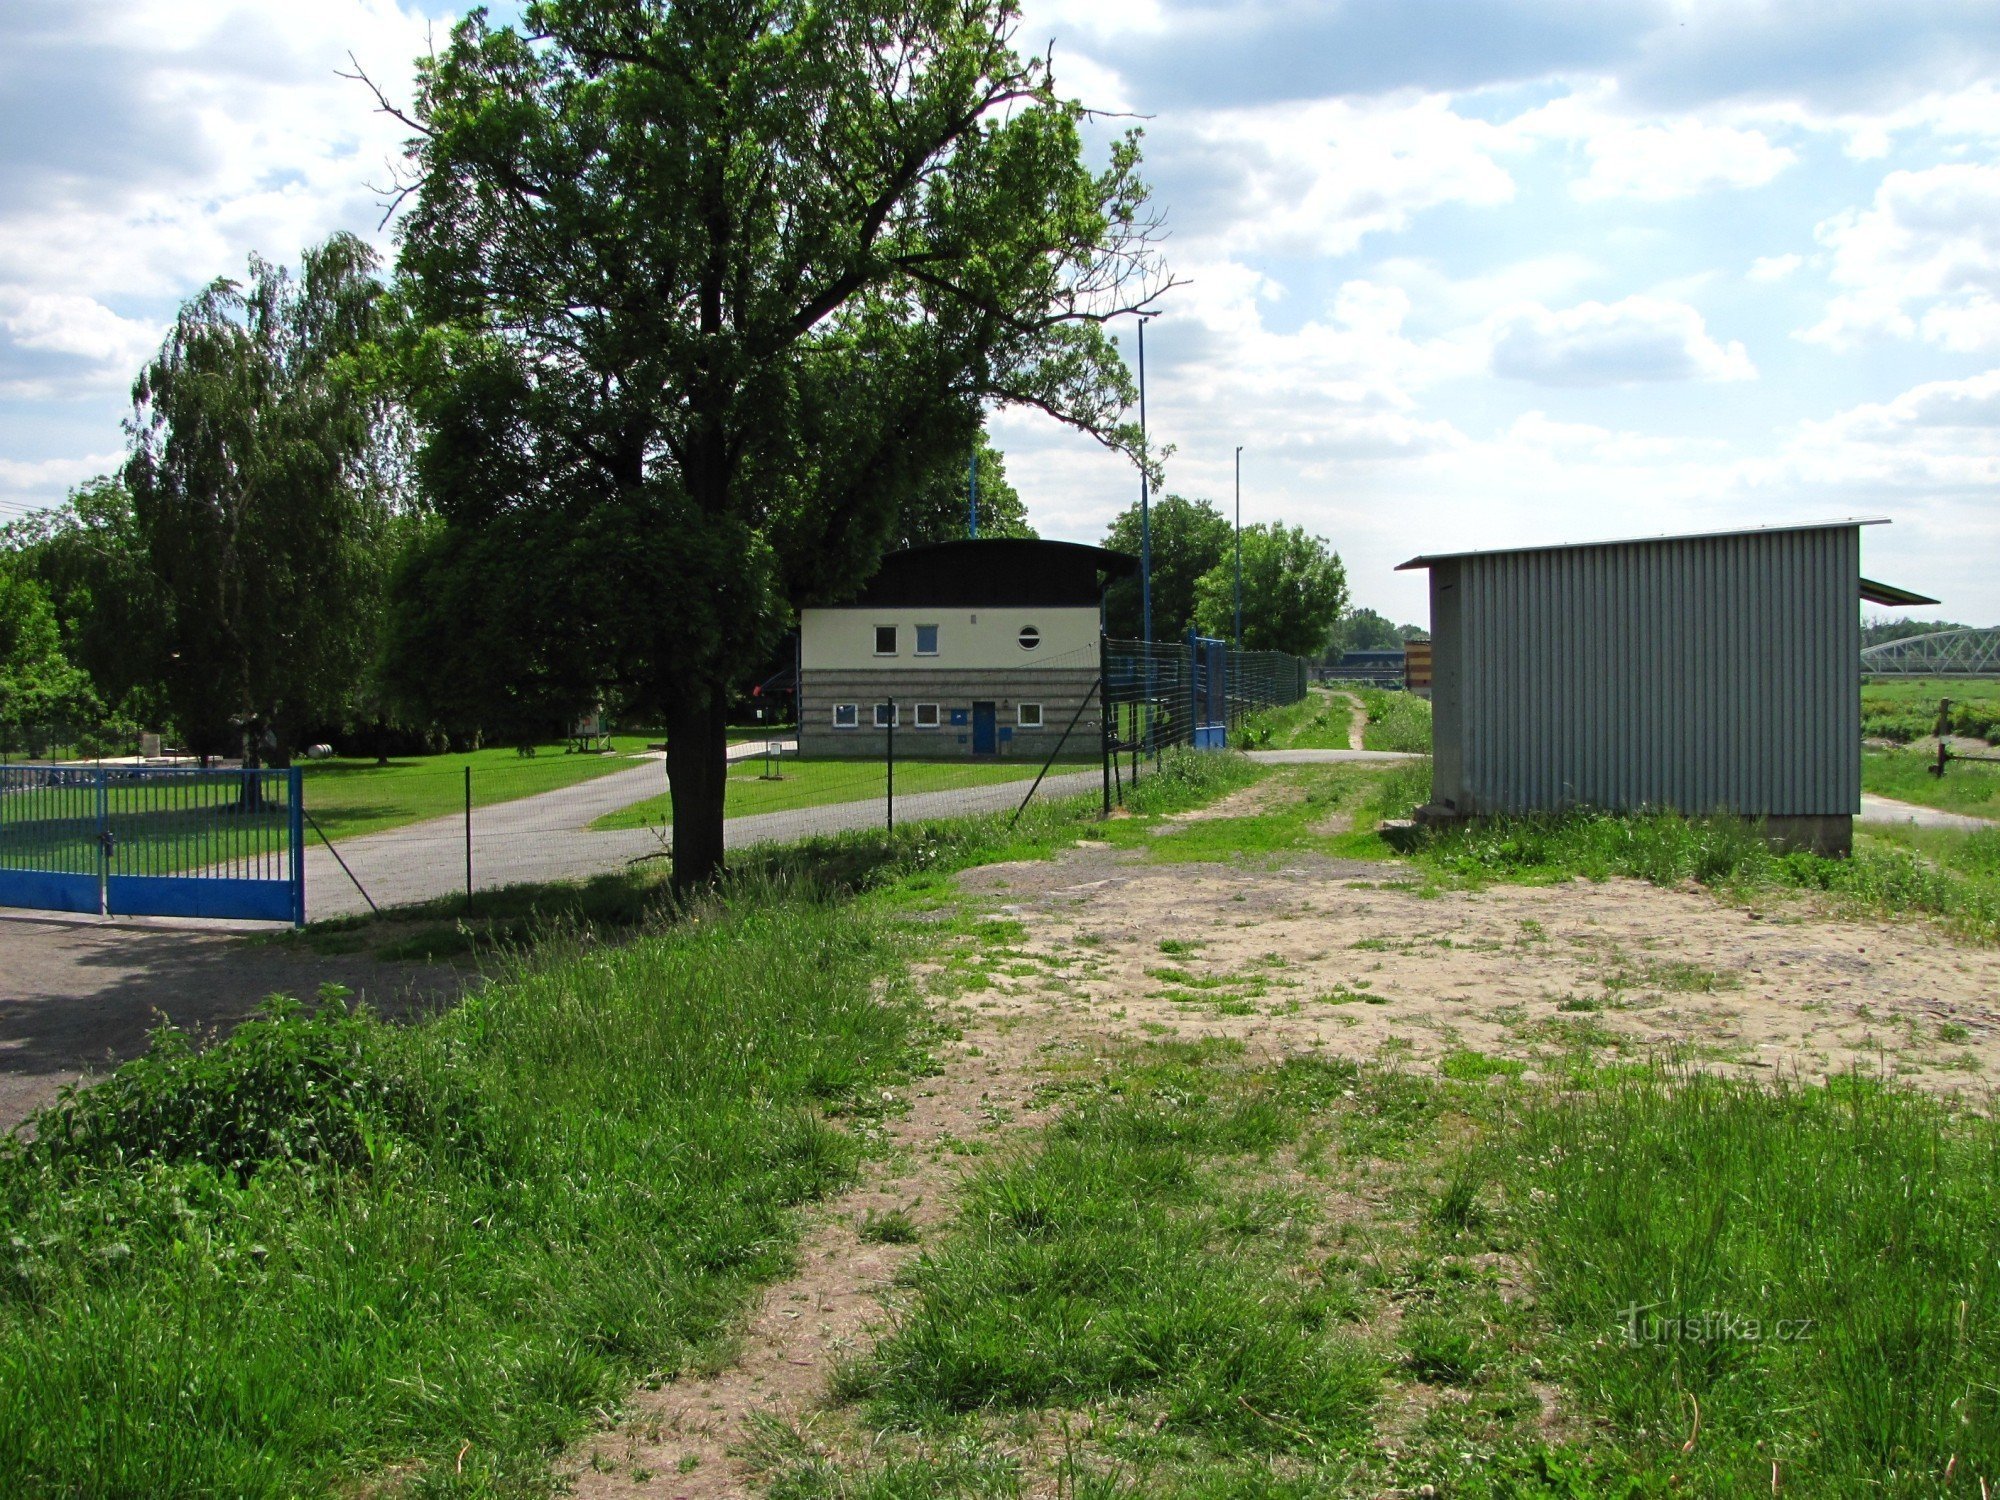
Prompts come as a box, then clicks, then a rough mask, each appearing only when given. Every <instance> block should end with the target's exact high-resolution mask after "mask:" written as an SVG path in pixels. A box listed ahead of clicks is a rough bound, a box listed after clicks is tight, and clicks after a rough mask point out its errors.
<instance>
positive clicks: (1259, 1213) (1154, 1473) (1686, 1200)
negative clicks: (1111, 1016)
mask: <svg viewBox="0 0 2000 1500" xmlns="http://www.w3.org/2000/svg"><path fill="white" fill-rule="evenodd" d="M1107 1050H1109V1049H1107ZM1454 1057H1455V1058H1456V1059H1457V1060H1458V1063H1459V1065H1458V1066H1456V1067H1454V1066H1452V1065H1451V1064H1450V1063H1447V1064H1446V1065H1444V1066H1441V1067H1440V1069H1439V1072H1440V1073H1442V1074H1443V1075H1444V1076H1443V1078H1436V1079H1434V1078H1430V1077H1426V1076H1423V1075H1420V1074H1413V1073H1411V1072H1408V1071H1405V1070H1402V1069H1398V1068H1394V1067H1388V1066H1377V1065H1369V1064H1360V1063H1356V1062H1355V1061H1352V1060H1350V1059H1346V1058H1333V1057H1325V1056H1319V1055H1297V1056H1293V1057H1291V1058H1290V1059H1288V1060H1286V1061H1284V1062H1283V1063H1280V1064H1273V1063H1271V1062H1270V1061H1268V1060H1267V1059H1266V1058H1265V1057H1263V1056H1261V1055H1259V1056H1252V1055H1251V1054H1250V1053H1249V1052H1248V1050H1247V1049H1246V1048H1245V1047H1244V1044H1243V1043H1242V1042H1241V1041H1238V1040H1233V1039H1222V1038H1210V1039H1204V1040H1200V1041H1178V1042H1159V1043H1152V1044H1148V1045H1144V1046H1139V1047H1133V1048H1129V1049H1127V1050H1126V1051H1124V1052H1123V1054H1122V1055H1121V1054H1119V1053H1118V1052H1115V1051H1113V1052H1111V1055H1109V1056H1108V1057H1107V1056H1100V1058H1099V1059H1097V1060H1096V1061H1095V1065H1094V1066H1093V1065H1091V1064H1081V1063H1079V1064H1076V1065H1073V1066H1071V1067H1069V1068H1067V1069H1066V1070H1065V1071H1064V1072H1063V1073H1061V1074H1060V1075H1058V1076H1057V1077H1055V1078H1053V1079H1051V1080H1050V1081H1049V1082H1048V1083H1045V1085H1044V1087H1043V1092H1042V1096H1041V1097H1043V1098H1044V1099H1048V1100H1051V1101H1052V1102H1056V1103H1060V1104H1061V1105H1062V1106H1063V1108H1062V1109H1061V1112H1060V1113H1059V1114H1058V1115H1057V1117H1056V1118H1055V1119H1054V1120H1053V1122H1051V1123H1050V1124H1048V1125H1047V1126H1046V1127H1044V1128H1042V1129H1040V1130H1038V1131H1037V1132H1036V1135H1035V1139H1034V1141H1033V1146H1032V1149H1029V1150H1014V1151H1009V1152H1005V1153H1000V1154H998V1155H997V1158H996V1160H994V1161H993V1162H992V1163H991V1164H990V1165H988V1166H986V1167H984V1168H983V1169H982V1170H979V1171H977V1172H976V1173H974V1174H973V1175H972V1177H971V1180H970V1182H969V1183H968V1185H967V1187H966V1189H965V1191H964V1194H963V1201H962V1203H961V1205H960V1208H959V1211H958V1214H957V1217H956V1220H955V1222H954V1223H952V1224H951V1225H949V1226H947V1227H946V1228H945V1229H944V1230H943V1231H942V1232H940V1233H934V1234H933V1235H932V1236H929V1237H927V1240H926V1243H925V1250H924V1254H923V1256H922V1258H921V1259H919V1260H917V1261H916V1262H915V1263H914V1264H913V1266H912V1268H911V1269H910V1270H909V1271H908V1272H907V1273H906V1277H905V1286H906V1289H907V1290H906V1295H907V1306H905V1307H903V1308H901V1309H899V1315H898V1316H897V1318H896V1319H895V1320H894V1321H893V1322H892V1323H891V1325H890V1327H889V1329H888V1330H887V1332H886V1334H885V1335H884V1336H883V1337H882V1339H881V1340H880V1341H879V1342H878V1343H877V1344H876V1346H875V1347H874V1349H873V1350H872V1351H870V1352H869V1353H867V1354H866V1355H864V1356H863V1357H861V1358H858V1359H856V1360H855V1361H853V1362H852V1363H851V1364H849V1365H848V1366H847V1367H845V1368H844V1369H843V1370H842V1372H841V1374H840V1377H839V1379H838V1381H837V1383H836V1387H835V1391H834V1395H835V1398H836V1402H835V1405H834V1406H833V1407H832V1409H831V1410H828V1411H825V1412H816V1413H815V1414H814V1421H813V1422H812V1423H811V1424H810V1425H809V1426H806V1427H802V1428H800V1429H796V1430H794V1431H793V1432H791V1433H789V1434H785V1435H783V1437H782V1438H781V1439H779V1440H774V1441H773V1442H772V1443H771V1444H770V1445H769V1446H768V1447H767V1448H766V1450H765V1458H766V1461H767V1462H769V1463H770V1464H771V1467H772V1468H773V1469H774V1470H775V1473H774V1474H773V1475H772V1483H771V1485H770V1493H771V1494H773V1495H782V1496H784V1497H785V1500H964V1497H979V1500H1021V1497H1023V1496H1025V1495H1029V1494H1039V1493H1047V1492H1049V1489H1048V1487H1046V1486H1043V1485H1040V1484H1037V1483H1035V1482H1034V1480H1035V1479H1036V1477H1037V1475H1036V1474H1035V1471H1034V1467H1033V1466H1034V1464H1035V1461H1036V1456H1035V1454H1034V1452H1033V1450H1032V1449H1030V1448H1028V1447H1027V1445H1025V1444H1023V1443H1021V1442H1020V1441H1018V1439H1017V1438H1015V1435H1016V1434H1018V1433H1019V1432H1021V1431H1023V1430H1033V1429H1035V1428H1039V1429H1040V1430H1043V1431H1048V1430H1054V1431H1058V1432H1060V1433H1061V1435H1062V1441H1061V1445H1060V1448H1059V1449H1057V1452H1056V1456H1055V1459H1054V1460H1053V1461H1054V1462H1056V1463H1059V1465H1060V1467H1059V1468H1058V1470H1057V1473H1058V1478H1059V1481H1060V1482H1059V1483H1058V1484H1057V1485H1055V1486H1054V1487H1053V1489H1054V1493H1057V1494H1062V1495H1075V1496H1079V1497H1084V1496H1088V1497H1091V1500H1141V1497H1154V1496H1160V1497H1170V1500H1220V1497H1248V1496H1252V1495H1257V1496H1274V1497H1283V1500H1321V1497H1325V1500H1334V1497H1347V1496H1355V1497H1358V1496H1362V1495H1382V1494H1398V1495H1438V1496H1450V1497H1462V1500H1586V1497H1599V1496H1604V1497H1616V1500H1668V1497H1671V1496H1674V1495H1690V1496H1692V1495H1700V1496H1714V1497H1740V1500H1754V1497H1760V1496H1767V1495H1770V1494H1773V1493H1777V1494H1783V1495H1800V1496H1813V1497H1827V1500H1833V1497H1844V1496H1850V1495H1860V1494H1872V1495H1882V1496H1909V1497H1916V1496H1954V1497H1966V1500H1974V1497H1977V1496H1979V1495H1981V1494H1982V1493H1983V1492H1984V1488H1985V1485H1986V1484H1987V1483H1990V1481H1991V1479H1992V1477H1993V1476H1994V1475H1995V1473H1996V1471H2000V1392H1996V1389H1995V1386H1994V1384H1993V1381H1992V1378H1991V1371H1992V1368H1993V1361H1994V1360H1995V1359H1996V1358H2000V1278H1996V1277H1995V1276H1994V1274H1993V1272H1992V1269H1991V1246H1992V1243H1993V1236H1994V1235H1995V1234H1996V1233H2000V1174H1996V1168H2000V1129H1996V1127H1995V1125H1994V1123H1993V1121H1992V1120H1991V1119H1988V1118H1982V1117H1980V1116H1979V1115H1978V1114H1977V1113H1975V1112H1961V1111H1959V1110H1957V1109H1955V1108H1954V1107H1952V1106H1951V1105H1949V1104H1940V1103H1938V1102H1936V1101H1934V1100H1931V1099H1928V1098H1925V1097H1922V1096H1919V1095H1914V1094H1908V1093H1901V1092H1896V1091H1893V1090H1890V1089H1886V1088H1883V1087H1881V1086H1880V1085H1877V1084H1873V1083H1870V1082H1866V1081H1863V1080H1860V1079H1853V1078H1847V1079H1840V1080H1836V1082H1835V1083H1833V1084H1831V1085H1828V1086H1826V1087H1823V1088H1821V1087H1795V1086H1784V1085H1779V1086H1777V1087H1764V1086H1761V1085H1759V1084H1757V1083H1754V1082H1734V1081H1729V1080H1721V1079H1714V1078H1702V1077H1699V1076H1693V1075H1688V1074H1684V1073H1677V1072H1674V1071H1671V1070H1669V1069H1665V1068H1662V1069H1658V1070H1654V1069H1649V1068H1645V1067H1635V1068H1627V1069H1622V1070H1617V1071H1613V1070H1604V1069H1597V1070H1587V1071H1582V1072H1579V1073H1577V1074H1575V1075H1574V1076H1571V1077H1569V1078H1566V1079H1565V1080H1564V1081H1563V1082H1562V1083H1561V1084H1553V1085H1552V1084H1522V1083H1519V1082H1517V1081H1515V1079H1514V1076H1513V1075H1514V1074H1517V1073H1518V1072H1519V1071H1520V1070H1519V1067H1518V1065H1517V1066H1515V1067H1513V1068H1511V1069H1510V1068H1508V1067H1507V1066H1505V1065H1504V1063H1505V1060H1504V1059H1494V1058H1484V1057H1482V1056H1481V1055H1480V1054H1477V1053H1469V1052H1462V1053H1458V1054H1454ZM1475 1063H1482V1064H1484V1066H1474V1065H1473V1064H1475ZM1459 1080H1464V1081H1459ZM1010 1439H1012V1440H1010ZM1050 1446H1051V1447H1054V1446H1055V1445H1053V1444H1051V1445H1050ZM1774 1475H1775V1476H1776V1477H1775V1479H1774Z"/></svg>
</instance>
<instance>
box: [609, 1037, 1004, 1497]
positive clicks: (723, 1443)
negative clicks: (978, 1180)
mask: <svg viewBox="0 0 2000 1500" xmlns="http://www.w3.org/2000/svg"><path fill="white" fill-rule="evenodd" d="M964 1020H965V1023H966V1024H965V1029H964V1035H963V1037H962V1039H961V1040H960V1041H958V1042H957V1043H955V1044H954V1045H953V1047H952V1049H951V1052H950V1054H949V1056H948V1057H947V1058H946V1059H945V1063H944V1067H943V1069H942V1071H941V1072H939V1073H937V1074H936V1075H934V1076H931V1077H928V1078H922V1079H919V1080H917V1081H916V1083H915V1084H914V1085H913V1086H912V1088H911V1089H910V1090H909V1094H910V1098H909V1107H908V1110H907V1111H906V1112H905V1113H903V1114H902V1115H900V1116H897V1117H894V1118H892V1120H891V1121H890V1123H889V1126H888V1129H887V1132H886V1134H887V1137H888V1140H887V1149H886V1150H884V1151H883V1152H882V1153H881V1154H880V1155H879V1156H878V1157H877V1159H876V1160H874V1161H873V1162H871V1163H870V1164H869V1166H868V1168H867V1169H866V1171H865V1173H864V1176H863V1180H862V1181H861V1183H860V1184H859V1185H858V1186H856V1187H855V1188H854V1189H853V1190H852V1191H850V1192H848V1193H845V1194H843V1195H842V1196H840V1197H838V1198H835V1199H833V1200H831V1201H829V1202H827V1203H825V1204H822V1205H820V1207H819V1208H818V1209H816V1210H815V1211H814V1213H813V1222H812V1225H811V1227H810V1228H809V1229H808V1231H807V1233H806V1235H805V1236H804V1238H803V1240H802V1241H801V1243H800V1246H799V1252H798V1269H797V1271H796V1272H795V1273H794V1274H793V1275H792V1276H791V1277H789V1278H787V1279H786V1280H783V1281H780V1282H776V1283H773V1284H772V1285H771V1286H769V1287H767V1288H766V1289H765V1291H764V1293H763V1296H762V1297H761V1298H760V1299H759V1302H758V1304H757V1306H756V1308H755V1309H754V1311H753V1312H752V1313H751V1314H750V1316H749V1318H748V1321H747V1322H746V1324H745V1325H744V1328H743V1330H742V1333H741V1337H740V1339H739V1341H738V1344H737V1354H736V1358H735V1360H734V1361H733V1362H732V1363H731V1364H729V1365H728V1366H727V1367H726V1368H724V1369H721V1370H717V1371H713V1372H710V1373H706V1374H701V1375H697V1376H694V1377H691V1378H686V1379H682V1380H677V1381H674V1382H672V1383H671V1384H669V1385H667V1386H664V1387H663V1388H661V1389H660V1390H658V1391H641V1392H639V1393H638V1394H637V1395H636V1396H635V1397H634V1398H633V1400H632V1401H631V1402H630V1403H629V1404H628V1406H627V1409H626V1412H625V1414H624V1420H623V1421H621V1422H620V1424H619V1425H618V1427H617V1428H615V1429H613V1430H611V1431H608V1432H604V1433H600V1434H599V1435H598V1436H597V1437H596V1438H594V1439H593V1440H591V1441H590V1442H588V1443H586V1444H584V1445H582V1447H581V1449H580V1452H579V1454H578V1455H577V1457H576V1458H575V1459H574V1460H573V1463H572V1465H571V1469H572V1471H573V1476H574V1477H573V1480H572V1483H573V1485H574V1489H573V1491H572V1493H574V1494H575V1495H577V1496H579V1497H585V1500H619V1497H632V1496H642V1495H643V1496H652V1497H658V1496H662V1495H668V1496H673V1497H675V1500H721V1497H727V1496H742V1495H751V1494H755V1493H757V1487H756V1485H755V1483H754V1476H755V1474H756V1472H757V1466H756V1465H755V1464H754V1463H753V1462H752V1461H750V1460H748V1459H746V1457H745V1456H744V1455H745V1453H746V1451H747V1450H753V1449H754V1447H755V1445H756V1443H757V1441H758V1439H759V1436H760V1426H761V1424H763V1423H764V1422H767V1421H778V1422H789V1421H792V1420H795V1419H797V1418H799V1417H800V1416H802V1415H803V1414H805V1413H807V1412H809V1411H810V1410H812V1409H813V1408H814V1407H815V1406H817V1405H818V1404H819V1403H820V1401H821V1400H822V1399H823V1398H824V1396H825V1393H826V1387H827V1382H828V1380H829V1379H830V1378H831V1376H832V1374H833V1371H834V1369H835V1367H836V1366H837V1365H838V1364H839V1362H840V1361H841V1360H842V1359H843V1358H844V1357H846V1356H848V1355H850V1354H855V1353H859V1352H861V1351H862V1350H864V1349H865V1348H866V1347H867V1344H868V1341H869V1340H870V1338H871V1337H872V1335H873V1333H874V1332H875V1331H877V1330H879V1328H880V1327H881V1325H882V1323H883V1321H884V1319H885V1317H886V1316H887V1314H888V1303H887V1300H886V1299H887V1295H888V1292H889V1289H890V1287H891V1286H892V1285H893V1284H894V1282H895V1278H896V1274H897V1272H898V1271H899V1270H900V1269H901V1268H902V1267H903V1265H904V1264H905V1263H906V1262H908V1261H909V1260H910V1259H911V1257H913V1256H914V1255H916V1254H917V1253H918V1252H919V1250H920V1249H921V1248H922V1241H923V1240H924V1238H926V1237H927V1236H928V1235H929V1234H931V1233H932V1232H934V1231H935V1230H936V1229H937V1228H938V1227H939V1226H940V1225H942V1224H943V1223H944V1222H945V1221H946V1220H947V1219H949V1217H950V1216H951V1212H952V1207H953V1199H954V1196H955V1193H956V1190H957V1187H958V1183H959V1181H960V1178H961V1175H962V1173H963V1171H964V1170H965V1163H967V1162H969V1161H975V1160H977V1159H979V1155H981V1154H983V1142H984V1140H986V1139H990V1138H991V1137H993V1136H994V1135H995V1134H996V1133H997V1132H1000V1131H1004V1130H1009V1129H1015V1128H1019V1127H1021V1126H1031V1125H1034V1124H1036V1123H1039V1121H1040V1119H1041V1114H1040V1112H1038V1111H1037V1110H1036V1109H1035V1108H1034V1106H1033V1095H1034V1088H1035V1084H1036V1082H1037V1081H1038V1073H1039V1059H1038V1057H1037V1052H1038V1049H1039V1048H1040V1047H1041V1045H1042V1041H1043V1039H1042V1038H1041V1037H1040V1036H1039V1035H1038V1034H1036V1033H1034V1032H1032V1031H1030V1030H1027V1029H1024V1028H1020V1027H1017V1026H1014V1025H1013V1024H1011V1023H1010V1022H1006V1021H1000V1020H996V1019H994V1018H991V1017H986V1016H983V1015H981V1014H980V1013H978V1012H976V1011H973V1012H968V1013H967V1014H966V1015H965V1016H964ZM891 1215H899V1216H903V1217H904V1218H905V1220H906V1221H907V1223H908V1224H909V1225H910V1226H912V1227H913V1228H914V1231H915V1235H914V1239H912V1240H906V1241H905V1242H903V1243H894V1242H885V1240H884V1237H883V1235H882V1233H881V1231H880V1230H879V1229H878V1228H877V1226H878V1225H880V1224H881V1223H882V1221H883V1220H884V1219H885V1218H886V1217H888V1216H891ZM897 1237H898V1238H902V1236H901V1235H898V1236H897Z"/></svg>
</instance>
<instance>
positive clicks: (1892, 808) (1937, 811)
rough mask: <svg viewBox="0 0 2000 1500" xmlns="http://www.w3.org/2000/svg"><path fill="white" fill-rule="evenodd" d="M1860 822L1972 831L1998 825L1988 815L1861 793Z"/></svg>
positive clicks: (1999, 826) (1997, 826)
mask: <svg viewBox="0 0 2000 1500" xmlns="http://www.w3.org/2000/svg"><path fill="white" fill-rule="evenodd" d="M1856 821H1857V822H1862V823H1876V824H1883V825H1889V826H1894V825H1898V824H1900V825H1904V826H1907V827H1916V828H1959V829H1964V830H1965V831H1967V832H1972V833H1976V832H1978V831H1979V830H1980V829H1982V828H2000V823H1995V822H1994V821H1993V820H1992V819H1991V818H1975V817H1973V816H1972V815H1971V814H1970V813H1955V812H1946V811H1944V810H1943V809H1942V808H1937V807H1919V806H1918V805H1917V804H1916V803H1914V802H1898V801H1897V800H1896V799H1895V798H1894V797H1878V796H1876V795H1875V794H1874V793H1873V792H1863V793H1862V794H1861V816H1860V817H1859V818H1858V819H1857V820H1856Z"/></svg>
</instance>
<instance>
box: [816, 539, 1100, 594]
mask: <svg viewBox="0 0 2000 1500" xmlns="http://www.w3.org/2000/svg"><path fill="white" fill-rule="evenodd" d="M1138 571H1139V559H1138V558H1136V557H1133V556H1132V555H1131V554H1129V553H1125V552H1112V551H1110V550H1108V549H1107V548H1104V547H1091V546H1086V545H1085V544H1083V543H1082V542H1044V541H1040V540H1035V539H1031V538H1025V537H968V538H966V539H964V540H962V541H956V542H932V543H931V544H929V545H928V546H923V547H911V548H909V549H907V550H906V551H903V552H892V553H890V554H889V555H888V556H887V557H885V558H883V559H882V565H881V567H879V568H877V569H876V570H875V576H874V577H873V578H871V579H869V580H868V585H867V587H866V588H864V589H863V590H862V591H861V594H860V596H859V597H858V598H857V599H856V600H855V601H854V603H855V604H856V605H872V606H875V607H877V608H885V609H886V608H897V607H902V608H928V607H937V608H949V607H951V606H954V605H965V606H969V607H972V608H978V607H979V606H981V605H985V606H988V607H998V606H1001V605H1010V604H1041V605H1088V606H1091V607H1095V606H1096V604H1097V602H1098V600H1099V599H1101V598H1102V597H1103V596H1104V586H1105V584H1106V583H1107V582H1108V581H1109V580H1111V579H1113V578H1126V577H1130V576H1131V575H1132V574H1134V573H1136V572H1138Z"/></svg>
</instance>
